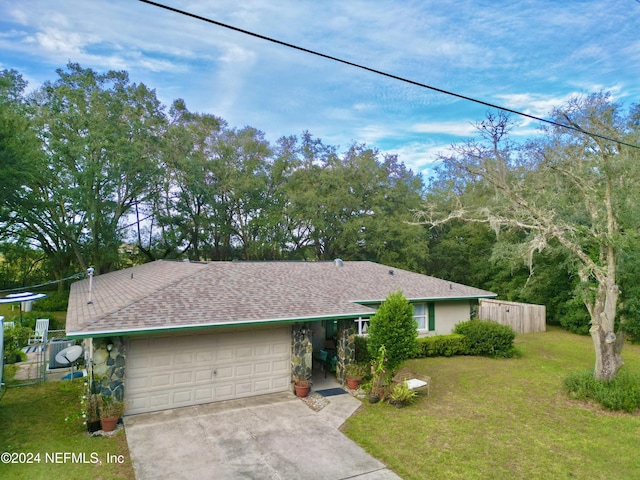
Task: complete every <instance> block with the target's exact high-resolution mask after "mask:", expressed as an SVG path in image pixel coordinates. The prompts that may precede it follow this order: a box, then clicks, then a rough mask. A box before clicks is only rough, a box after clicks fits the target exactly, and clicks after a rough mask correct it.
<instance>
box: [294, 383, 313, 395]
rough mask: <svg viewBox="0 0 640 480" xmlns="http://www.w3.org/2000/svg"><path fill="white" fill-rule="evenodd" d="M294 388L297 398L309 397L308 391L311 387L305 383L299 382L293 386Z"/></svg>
mask: <svg viewBox="0 0 640 480" xmlns="http://www.w3.org/2000/svg"><path fill="white" fill-rule="evenodd" d="M294 387H295V388H296V396H298V397H306V396H307V395H309V390H310V389H311V385H310V384H309V382H307V381H299V382H296V383H295V384H294Z"/></svg>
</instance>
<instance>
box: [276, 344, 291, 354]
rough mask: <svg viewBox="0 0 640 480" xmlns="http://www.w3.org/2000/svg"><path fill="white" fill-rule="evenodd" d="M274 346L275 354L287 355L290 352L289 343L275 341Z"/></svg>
mask: <svg viewBox="0 0 640 480" xmlns="http://www.w3.org/2000/svg"><path fill="white" fill-rule="evenodd" d="M272 348H273V354H274V355H286V354H288V353H289V352H290V350H291V345H290V344H289V343H274V344H273V347H272Z"/></svg>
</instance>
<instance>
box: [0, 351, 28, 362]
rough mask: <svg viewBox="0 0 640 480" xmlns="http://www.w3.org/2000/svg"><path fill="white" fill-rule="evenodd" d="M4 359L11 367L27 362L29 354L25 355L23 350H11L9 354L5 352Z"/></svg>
mask: <svg viewBox="0 0 640 480" xmlns="http://www.w3.org/2000/svg"><path fill="white" fill-rule="evenodd" d="M4 358H5V361H6V362H7V364H8V365H11V364H14V363H18V362H25V361H26V360H27V354H26V353H24V352H23V351H22V350H21V349H17V350H11V351H9V352H7V351H6V350H5V356H4Z"/></svg>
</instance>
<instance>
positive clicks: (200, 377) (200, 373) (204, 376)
mask: <svg viewBox="0 0 640 480" xmlns="http://www.w3.org/2000/svg"><path fill="white" fill-rule="evenodd" d="M212 378H213V371H212V370H211V368H206V369H202V370H196V372H195V378H194V380H195V382H197V383H201V382H210V381H211V379H212Z"/></svg>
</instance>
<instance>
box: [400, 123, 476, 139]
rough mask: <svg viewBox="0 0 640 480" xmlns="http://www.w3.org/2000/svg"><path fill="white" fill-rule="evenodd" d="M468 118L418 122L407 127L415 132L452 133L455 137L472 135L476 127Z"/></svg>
mask: <svg viewBox="0 0 640 480" xmlns="http://www.w3.org/2000/svg"><path fill="white" fill-rule="evenodd" d="M473 123H474V122H472V121H470V120H464V119H460V120H455V121H447V122H420V123H414V124H413V125H411V126H410V127H409V131H411V132H415V133H437V134H440V135H454V136H457V137H470V136H473V134H474V133H475V131H476V129H475V127H474V126H473Z"/></svg>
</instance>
